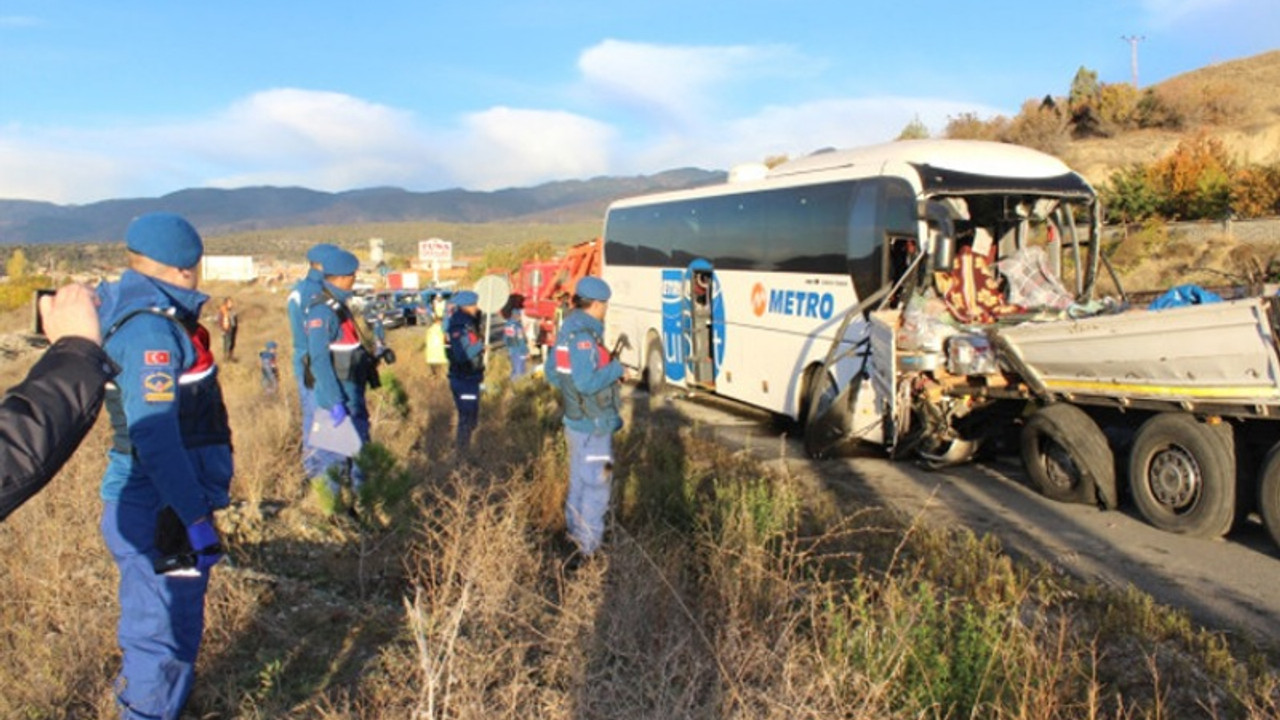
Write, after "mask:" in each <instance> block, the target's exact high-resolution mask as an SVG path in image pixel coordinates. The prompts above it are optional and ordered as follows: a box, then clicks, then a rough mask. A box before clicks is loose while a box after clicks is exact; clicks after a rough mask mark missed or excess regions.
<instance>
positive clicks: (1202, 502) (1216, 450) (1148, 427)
mask: <svg viewBox="0 0 1280 720" xmlns="http://www.w3.org/2000/svg"><path fill="white" fill-rule="evenodd" d="M1219 428H1221V429H1225V431H1226V432H1225V434H1224V433H1223V432H1222V431H1221V430H1220V429H1219ZM1129 488H1130V490H1131V491H1132V492H1133V502H1134V504H1135V505H1137V507H1138V512H1140V513H1142V517H1144V518H1146V519H1147V522H1149V523H1151V524H1152V525H1154V526H1156V527H1158V528H1160V529H1161V530H1167V531H1169V532H1174V533H1180V534H1183V535H1193V536H1196V537H1221V536H1223V535H1226V534H1227V532H1228V531H1229V530H1231V525H1232V523H1233V522H1234V520H1235V505H1236V463H1235V456H1234V455H1233V442H1232V440H1231V435H1230V427H1228V426H1226V425H1222V426H1218V427H1215V426H1211V425H1206V424H1204V423H1201V422H1198V421H1197V420H1196V419H1195V418H1194V417H1192V416H1191V415H1186V414H1182V413H1161V414H1159V415H1156V416H1154V417H1152V418H1151V419H1150V420H1147V421H1146V422H1145V423H1143V424H1142V427H1141V428H1139V429H1138V433H1137V434H1136V435H1135V436H1134V438H1133V449H1132V450H1131V451H1130V454H1129Z"/></svg>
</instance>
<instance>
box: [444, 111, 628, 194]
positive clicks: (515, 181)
mask: <svg viewBox="0 0 1280 720" xmlns="http://www.w3.org/2000/svg"><path fill="white" fill-rule="evenodd" d="M460 135H461V137H460V139H459V143H458V144H457V145H456V146H453V147H451V148H450V150H451V152H450V157H449V159H448V160H447V161H446V164H447V166H448V167H449V169H450V171H451V174H452V176H453V177H455V178H457V179H458V181H459V182H461V183H462V184H463V186H465V187H468V188H473V189H478V190H492V189H495V188H501V187H512V186H518V185H528V184H535V183H538V182H543V181H546V180H551V179H570V178H583V177H589V176H592V175H599V174H602V173H606V172H608V171H609V165H610V162H609V161H610V146H611V144H612V143H613V141H614V132H613V129H612V128H610V127H609V126H608V125H605V124H604V123H601V122H598V121H596V120H592V119H591V118H587V117H583V116H581V115H575V114H573V113H568V112H560V111H544V110H520V109H515V108H507V107H497V108H493V109H490V110H485V111H484V112H479V113H475V114H473V115H470V116H468V117H467V118H466V120H465V122H464V125H463V129H462V130H461V133H460Z"/></svg>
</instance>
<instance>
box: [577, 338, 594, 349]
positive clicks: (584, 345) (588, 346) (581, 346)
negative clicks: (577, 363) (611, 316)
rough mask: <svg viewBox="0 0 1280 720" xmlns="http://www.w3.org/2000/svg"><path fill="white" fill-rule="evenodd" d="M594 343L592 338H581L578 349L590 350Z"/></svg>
mask: <svg viewBox="0 0 1280 720" xmlns="http://www.w3.org/2000/svg"><path fill="white" fill-rule="evenodd" d="M592 344H593V343H592V342H591V341H590V340H581V341H579V342H578V349H579V350H590V349H591V346H592Z"/></svg>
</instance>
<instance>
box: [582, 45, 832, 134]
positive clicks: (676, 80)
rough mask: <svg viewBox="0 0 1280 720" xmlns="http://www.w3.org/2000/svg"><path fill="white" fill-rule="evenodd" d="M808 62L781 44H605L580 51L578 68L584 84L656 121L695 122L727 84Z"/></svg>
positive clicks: (794, 69)
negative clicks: (640, 111) (644, 113)
mask: <svg viewBox="0 0 1280 720" xmlns="http://www.w3.org/2000/svg"><path fill="white" fill-rule="evenodd" d="M808 64H809V63H808V62H806V61H804V60H803V59H801V58H800V57H799V56H797V55H796V54H795V53H794V52H792V51H791V50H790V49H789V48H787V47H785V46H776V45H763V46H761V45H730V46H680V45H653V44H646V43H635V42H624V41H621V40H605V41H603V42H601V43H599V44H598V45H595V46H593V47H591V48H588V49H587V50H585V51H584V52H583V53H582V55H581V56H580V57H579V58H578V70H579V72H580V73H581V74H582V78H583V80H584V81H585V82H586V84H587V86H588V87H589V88H591V89H593V90H595V91H598V92H600V93H602V94H603V95H605V96H606V97H609V98H611V99H613V100H615V101H617V102H619V103H620V104H622V105H624V106H631V107H635V108H638V109H640V110H642V111H644V112H646V113H647V114H649V115H651V116H652V118H653V119H655V120H657V121H658V122H660V123H666V124H672V125H676V126H683V125H688V124H696V123H697V122H699V120H700V119H701V118H703V117H705V116H706V114H707V113H708V112H711V111H712V109H713V108H714V107H715V106H716V104H717V101H718V100H720V99H722V98H723V97H724V96H725V90H726V86H727V85H730V84H733V83H735V82H743V81H746V80H749V79H752V78H758V77H761V76H775V77H776V76H780V75H787V74H792V73H796V72H800V71H801V69H802V68H803V67H805V66H807V65H808Z"/></svg>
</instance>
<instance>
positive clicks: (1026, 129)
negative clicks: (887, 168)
mask: <svg viewBox="0 0 1280 720" xmlns="http://www.w3.org/2000/svg"><path fill="white" fill-rule="evenodd" d="M1245 109H1246V102H1245V99H1244V93H1243V91H1242V90H1241V89H1240V88H1239V87H1237V86H1236V85H1234V84H1232V83H1228V82H1222V81H1202V80H1197V79H1194V78H1176V79H1174V80H1172V81H1169V82H1166V83H1162V84H1161V85H1160V86H1157V87H1150V88H1147V89H1145V90H1142V91H1139V90H1138V89H1137V88H1135V87H1133V86H1132V85H1130V84H1129V83H1102V82H1099V81H1098V74H1097V72H1095V71H1093V70H1090V69H1088V68H1085V67H1081V68H1080V69H1079V70H1078V71H1077V72H1076V75H1075V77H1074V78H1073V79H1072V82H1071V89H1070V92H1069V93H1068V95H1067V96H1066V97H1054V96H1052V95H1046V96H1045V97H1043V98H1041V99H1038V100H1037V99H1031V100H1027V101H1026V102H1025V103H1023V105H1022V108H1021V110H1020V111H1019V112H1018V114H1017V115H1015V116H1013V117H1012V118H1009V117H1005V116H1003V115H997V116H995V117H992V118H985V119H984V118H981V117H979V116H978V115H977V114H975V113H962V114H960V115H958V116H954V117H950V118H949V119H948V122H947V125H946V127H945V128H944V130H943V132H942V135H943V137H946V138H954V139H967V140H992V141H996V142H1007V143H1014V144H1018V145H1025V146H1027V147H1032V148H1035V149H1037V150H1041V151H1043V152H1047V153H1050V154H1052V155H1058V156H1061V155H1063V154H1064V153H1065V152H1066V150H1067V148H1068V145H1069V143H1070V142H1071V141H1072V140H1082V139H1088V138H1099V137H1114V136H1116V135H1120V134H1123V133H1126V132H1132V131H1135V130H1143V129H1161V130H1172V131H1180V132H1191V131H1194V134H1193V135H1191V136H1190V137H1188V138H1186V139H1184V140H1182V141H1181V142H1180V143H1178V146H1177V147H1176V148H1175V149H1174V150H1173V151H1172V152H1171V153H1169V154H1168V155H1166V156H1164V157H1161V158H1159V159H1157V160H1155V161H1153V162H1150V163H1138V164H1134V165H1131V166H1129V167H1126V168H1122V169H1120V170H1116V171H1115V172H1113V173H1112V174H1111V176H1110V177H1109V178H1108V180H1107V182H1106V183H1105V184H1104V185H1103V186H1102V187H1101V188H1100V193H1101V195H1102V200H1103V207H1104V209H1105V213H1106V217H1105V220H1106V221H1107V222H1109V223H1129V222H1140V221H1143V220H1148V219H1162V220H1205V219H1211V220H1222V219H1225V218H1230V217H1236V218H1255V217H1265V216H1271V215H1277V214H1280V163H1272V164H1270V165H1264V164H1259V163H1246V162H1240V161H1238V160H1236V159H1235V158H1233V157H1232V156H1231V154H1230V153H1229V152H1228V151H1227V149H1226V147H1225V146H1224V145H1223V143H1222V142H1221V141H1219V140H1216V139H1214V138H1212V137H1209V135H1208V132H1207V128H1208V127H1210V126H1217V125H1225V124H1228V123H1230V122H1232V121H1235V120H1237V119H1239V118H1240V117H1241V116H1242V115H1243V114H1244V112H1245ZM927 137H929V130H928V128H926V127H925V126H924V124H923V123H921V122H920V120H919V119H918V118H917V119H915V120H913V121H912V122H910V123H908V124H907V126H906V127H905V128H904V129H903V130H902V133H901V134H900V135H899V136H898V139H900V140H904V139H915V138H927Z"/></svg>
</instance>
